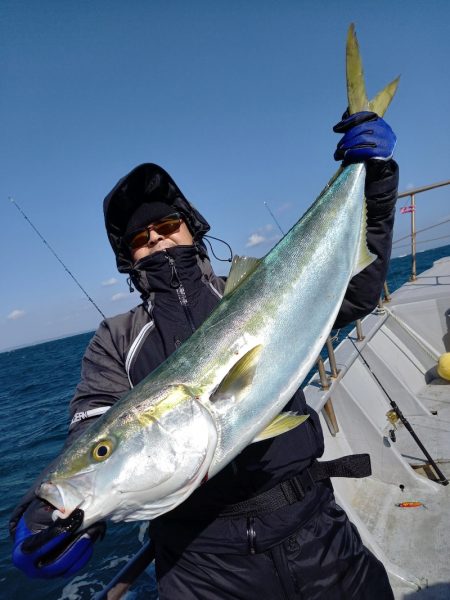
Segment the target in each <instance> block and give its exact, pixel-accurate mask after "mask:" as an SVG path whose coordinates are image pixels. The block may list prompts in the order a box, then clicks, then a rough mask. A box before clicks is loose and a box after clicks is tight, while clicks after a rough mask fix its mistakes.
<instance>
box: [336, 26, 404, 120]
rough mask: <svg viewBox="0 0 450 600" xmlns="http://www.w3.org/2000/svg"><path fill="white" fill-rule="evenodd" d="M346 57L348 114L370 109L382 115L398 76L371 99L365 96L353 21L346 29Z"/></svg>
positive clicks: (362, 71) (392, 93)
mask: <svg viewBox="0 0 450 600" xmlns="http://www.w3.org/2000/svg"><path fill="white" fill-rule="evenodd" d="M346 58H347V60H346V70H347V98H348V110H349V112H350V114H351V115H352V114H354V113H356V112H360V111H362V110H371V111H373V112H375V113H377V115H379V116H380V117H382V116H383V115H384V113H385V112H386V109H387V107H388V106H389V104H390V103H391V100H392V98H393V97H394V94H395V92H396V91H397V87H398V83H399V80H400V77H397V78H396V79H394V80H393V81H391V82H390V83H388V85H387V86H386V87H385V88H383V89H382V90H381V91H380V92H378V94H377V95H376V96H375V98H373V100H369V99H368V98H367V92H366V84H365V81H364V70H363V65H362V60H361V54H360V51H359V45H358V40H357V38H356V33H355V25H354V24H353V23H351V25H350V27H349V29H348V34H347V48H346Z"/></svg>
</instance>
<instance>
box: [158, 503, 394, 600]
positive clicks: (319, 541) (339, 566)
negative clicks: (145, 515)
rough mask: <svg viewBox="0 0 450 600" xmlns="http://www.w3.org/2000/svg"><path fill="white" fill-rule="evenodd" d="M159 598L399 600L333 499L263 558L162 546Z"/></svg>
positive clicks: (160, 546) (161, 599)
mask: <svg viewBox="0 0 450 600" xmlns="http://www.w3.org/2000/svg"><path fill="white" fill-rule="evenodd" d="M156 575H157V578H158V591H159V600H266V599H267V600H300V599H302V600H303V599H305V600H319V599H320V600H347V599H354V600H369V599H370V600H372V599H373V600H393V598H394V596H393V593H392V590H391V587H390V584H389V581H388V577H387V574H386V571H385V569H384V567H383V565H382V564H381V563H380V562H379V561H378V560H377V559H376V558H375V557H374V556H373V554H372V553H371V552H369V550H368V549H367V548H365V546H363V544H362V542H361V538H360V536H359V534H358V532H357V530H356V528H355V527H354V526H353V525H352V524H351V523H350V521H349V520H348V518H347V515H346V514H345V512H344V511H343V510H342V509H341V508H340V507H339V506H338V505H337V504H336V503H335V502H334V501H333V500H330V502H328V503H326V504H325V506H324V507H323V509H322V510H320V511H318V512H317V513H315V514H314V516H313V517H312V518H311V519H310V520H309V521H308V522H307V523H306V524H305V525H304V526H303V527H302V528H301V529H299V530H298V531H296V532H295V533H294V534H293V535H291V536H290V537H289V538H287V539H285V540H284V541H283V542H281V543H280V544H279V545H276V546H274V547H272V548H270V549H269V550H267V551H266V552H261V553H259V554H254V555H251V554H248V555H244V556H243V555H238V554H210V553H204V552H183V554H182V555H177V554H175V553H173V552H171V551H170V549H169V548H166V547H164V546H163V545H157V546H156Z"/></svg>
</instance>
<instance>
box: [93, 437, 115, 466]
mask: <svg viewBox="0 0 450 600" xmlns="http://www.w3.org/2000/svg"><path fill="white" fill-rule="evenodd" d="M112 451H113V445H112V442H111V441H110V440H102V441H101V442H98V444H97V445H96V446H94V449H93V450H92V458H93V459H94V460H96V461H97V462H101V461H103V460H106V459H107V458H109V457H110V456H111V454H112Z"/></svg>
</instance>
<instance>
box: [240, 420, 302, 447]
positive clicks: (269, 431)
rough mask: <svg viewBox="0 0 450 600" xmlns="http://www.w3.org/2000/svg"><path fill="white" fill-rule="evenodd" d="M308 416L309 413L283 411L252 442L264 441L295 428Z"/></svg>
mask: <svg viewBox="0 0 450 600" xmlns="http://www.w3.org/2000/svg"><path fill="white" fill-rule="evenodd" d="M308 417H309V415H298V414H297V413H295V412H282V413H280V414H279V415H278V416H277V417H275V419H274V420H273V421H271V422H270V423H269V424H268V425H267V427H266V428H265V429H263V430H262V431H261V433H259V434H258V435H257V436H256V437H255V438H254V439H253V442H252V443H254V442H262V441H263V440H268V439H270V438H273V437H276V436H277V435H281V434H282V433H286V432H287V431H290V430H291V429H295V428H296V427H298V426H299V425H301V424H302V423H304V422H305V421H306V419H307V418H308Z"/></svg>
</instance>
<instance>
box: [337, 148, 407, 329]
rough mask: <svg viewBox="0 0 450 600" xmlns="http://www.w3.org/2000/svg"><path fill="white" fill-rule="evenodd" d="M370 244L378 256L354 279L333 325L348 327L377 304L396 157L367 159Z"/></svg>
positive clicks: (389, 233) (391, 224)
mask: <svg viewBox="0 0 450 600" xmlns="http://www.w3.org/2000/svg"><path fill="white" fill-rule="evenodd" d="M366 169H367V174H366V183H365V194H366V201H367V245H368V248H369V250H370V251H371V252H372V253H373V254H375V255H376V256H377V259H376V260H375V261H374V262H373V263H372V264H371V265H369V266H368V267H367V268H366V269H364V271H361V273H358V275H355V277H353V279H351V281H350V283H349V285H348V288H347V292H346V293H345V297H344V301H343V303H342V306H341V308H340V311H339V314H338V316H337V318H336V321H335V324H334V328H336V329H337V328H340V327H345V325H348V324H349V323H351V322H352V321H355V320H356V319H360V318H362V317H365V316H366V315H367V314H369V313H370V312H371V311H372V310H373V309H374V308H375V306H376V305H377V303H378V300H379V298H380V294H381V290H382V287H383V283H384V281H385V279H386V274H387V270H388V266H389V259H390V256H391V248H392V231H393V227H394V216H395V202H396V200H397V190H398V165H397V163H396V162H395V161H394V160H389V161H386V162H385V161H381V160H371V161H368V162H367V163H366Z"/></svg>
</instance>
